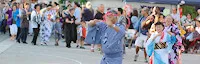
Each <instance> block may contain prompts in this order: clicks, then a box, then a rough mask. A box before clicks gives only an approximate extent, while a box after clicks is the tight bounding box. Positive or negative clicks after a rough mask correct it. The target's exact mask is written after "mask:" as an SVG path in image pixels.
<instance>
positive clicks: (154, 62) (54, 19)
mask: <svg viewBox="0 0 200 64" xmlns="http://www.w3.org/2000/svg"><path fill="white" fill-rule="evenodd" d="M0 4H1V5H3V6H0V15H1V16H0V26H1V28H0V29H1V32H2V33H4V34H5V33H6V31H7V30H8V32H9V34H10V39H11V40H16V41H17V42H18V43H21V42H22V43H24V44H28V43H27V36H28V35H33V39H32V41H31V43H32V44H33V45H37V38H38V36H39V38H40V44H41V45H48V43H49V42H50V41H49V40H50V37H51V36H52V35H53V36H54V38H55V46H59V41H60V40H61V39H62V38H63V39H65V42H66V47H68V48H71V42H74V43H77V46H76V47H77V48H78V47H79V48H81V49H85V47H84V44H92V45H91V52H94V47H95V45H96V44H97V47H98V49H99V51H101V53H103V54H104V56H103V59H102V61H101V64H122V59H123V54H125V41H126V40H125V39H126V38H125V34H126V31H127V30H129V29H133V30H135V31H136V33H135V34H134V35H132V36H133V37H132V38H131V39H132V40H133V41H135V47H136V48H135V49H136V51H135V52H136V53H135V57H134V61H137V58H138V57H139V54H138V52H139V50H140V49H144V50H143V51H144V57H145V62H147V63H148V62H149V63H151V64H181V53H182V52H185V53H188V52H192V53H194V52H196V50H198V49H199V46H200V44H199V40H200V9H199V10H198V11H197V12H198V14H199V16H197V18H195V19H193V18H192V14H191V13H188V14H187V15H185V18H184V17H180V14H179V13H178V10H177V8H173V9H172V14H170V15H167V16H164V15H163V14H162V13H161V10H160V8H159V7H153V8H150V9H149V8H147V7H144V8H142V9H141V10H140V11H141V12H138V11H139V10H137V9H133V10H132V12H131V13H127V12H128V11H127V10H125V9H123V8H116V9H111V8H108V9H107V11H105V9H104V5H103V4H100V5H99V6H98V7H97V10H94V9H93V8H92V5H91V3H90V2H87V3H86V4H85V5H82V6H81V5H80V4H79V3H78V2H70V1H66V5H65V7H60V6H59V4H58V3H57V2H49V3H48V4H47V3H37V2H36V1H33V2H24V3H17V2H15V1H11V2H2V3H0ZM139 14H140V15H139ZM130 44H133V43H132V42H130Z"/></svg>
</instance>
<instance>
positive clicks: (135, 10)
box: [132, 9, 138, 17]
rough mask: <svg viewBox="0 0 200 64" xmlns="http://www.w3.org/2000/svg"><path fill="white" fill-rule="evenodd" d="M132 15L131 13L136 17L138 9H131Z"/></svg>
mask: <svg viewBox="0 0 200 64" xmlns="http://www.w3.org/2000/svg"><path fill="white" fill-rule="evenodd" d="M132 15H133V16H137V17H138V11H137V9H134V10H133V13H132Z"/></svg>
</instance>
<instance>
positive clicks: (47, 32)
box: [40, 10, 54, 43]
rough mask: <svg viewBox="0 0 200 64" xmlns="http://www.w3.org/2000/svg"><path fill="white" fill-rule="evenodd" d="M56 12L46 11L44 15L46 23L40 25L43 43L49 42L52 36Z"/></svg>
mask: <svg viewBox="0 0 200 64" xmlns="http://www.w3.org/2000/svg"><path fill="white" fill-rule="evenodd" d="M53 14H54V12H52V11H51V10H50V11H46V12H45V13H44V22H42V24H41V25H40V36H41V43H47V42H49V38H50V36H51V32H52V28H53V22H52V20H53V19H54V15H53Z"/></svg>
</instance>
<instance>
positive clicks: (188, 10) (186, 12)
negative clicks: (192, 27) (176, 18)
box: [182, 5, 197, 19]
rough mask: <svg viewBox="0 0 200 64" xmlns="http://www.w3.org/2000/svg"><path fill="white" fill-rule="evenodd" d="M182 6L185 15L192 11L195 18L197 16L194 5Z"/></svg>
mask: <svg viewBox="0 0 200 64" xmlns="http://www.w3.org/2000/svg"><path fill="white" fill-rule="evenodd" d="M182 8H183V15H187V14H188V13H190V14H191V15H192V18H193V19H194V18H196V17H197V12H196V10H195V7H194V6H189V5H183V6H182Z"/></svg>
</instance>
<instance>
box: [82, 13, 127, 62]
mask: <svg viewBox="0 0 200 64" xmlns="http://www.w3.org/2000/svg"><path fill="white" fill-rule="evenodd" d="M105 19H106V20H105V22H100V21H98V20H92V21H90V22H89V27H88V34H87V36H86V39H85V41H86V42H87V43H89V44H101V45H102V51H103V53H104V56H103V58H102V60H101V63H100V64H122V59H123V57H122V55H123V45H122V38H123V37H124V35H125V25H123V24H121V23H117V12H116V11H114V10H111V11H109V12H107V13H106V14H105Z"/></svg>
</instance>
